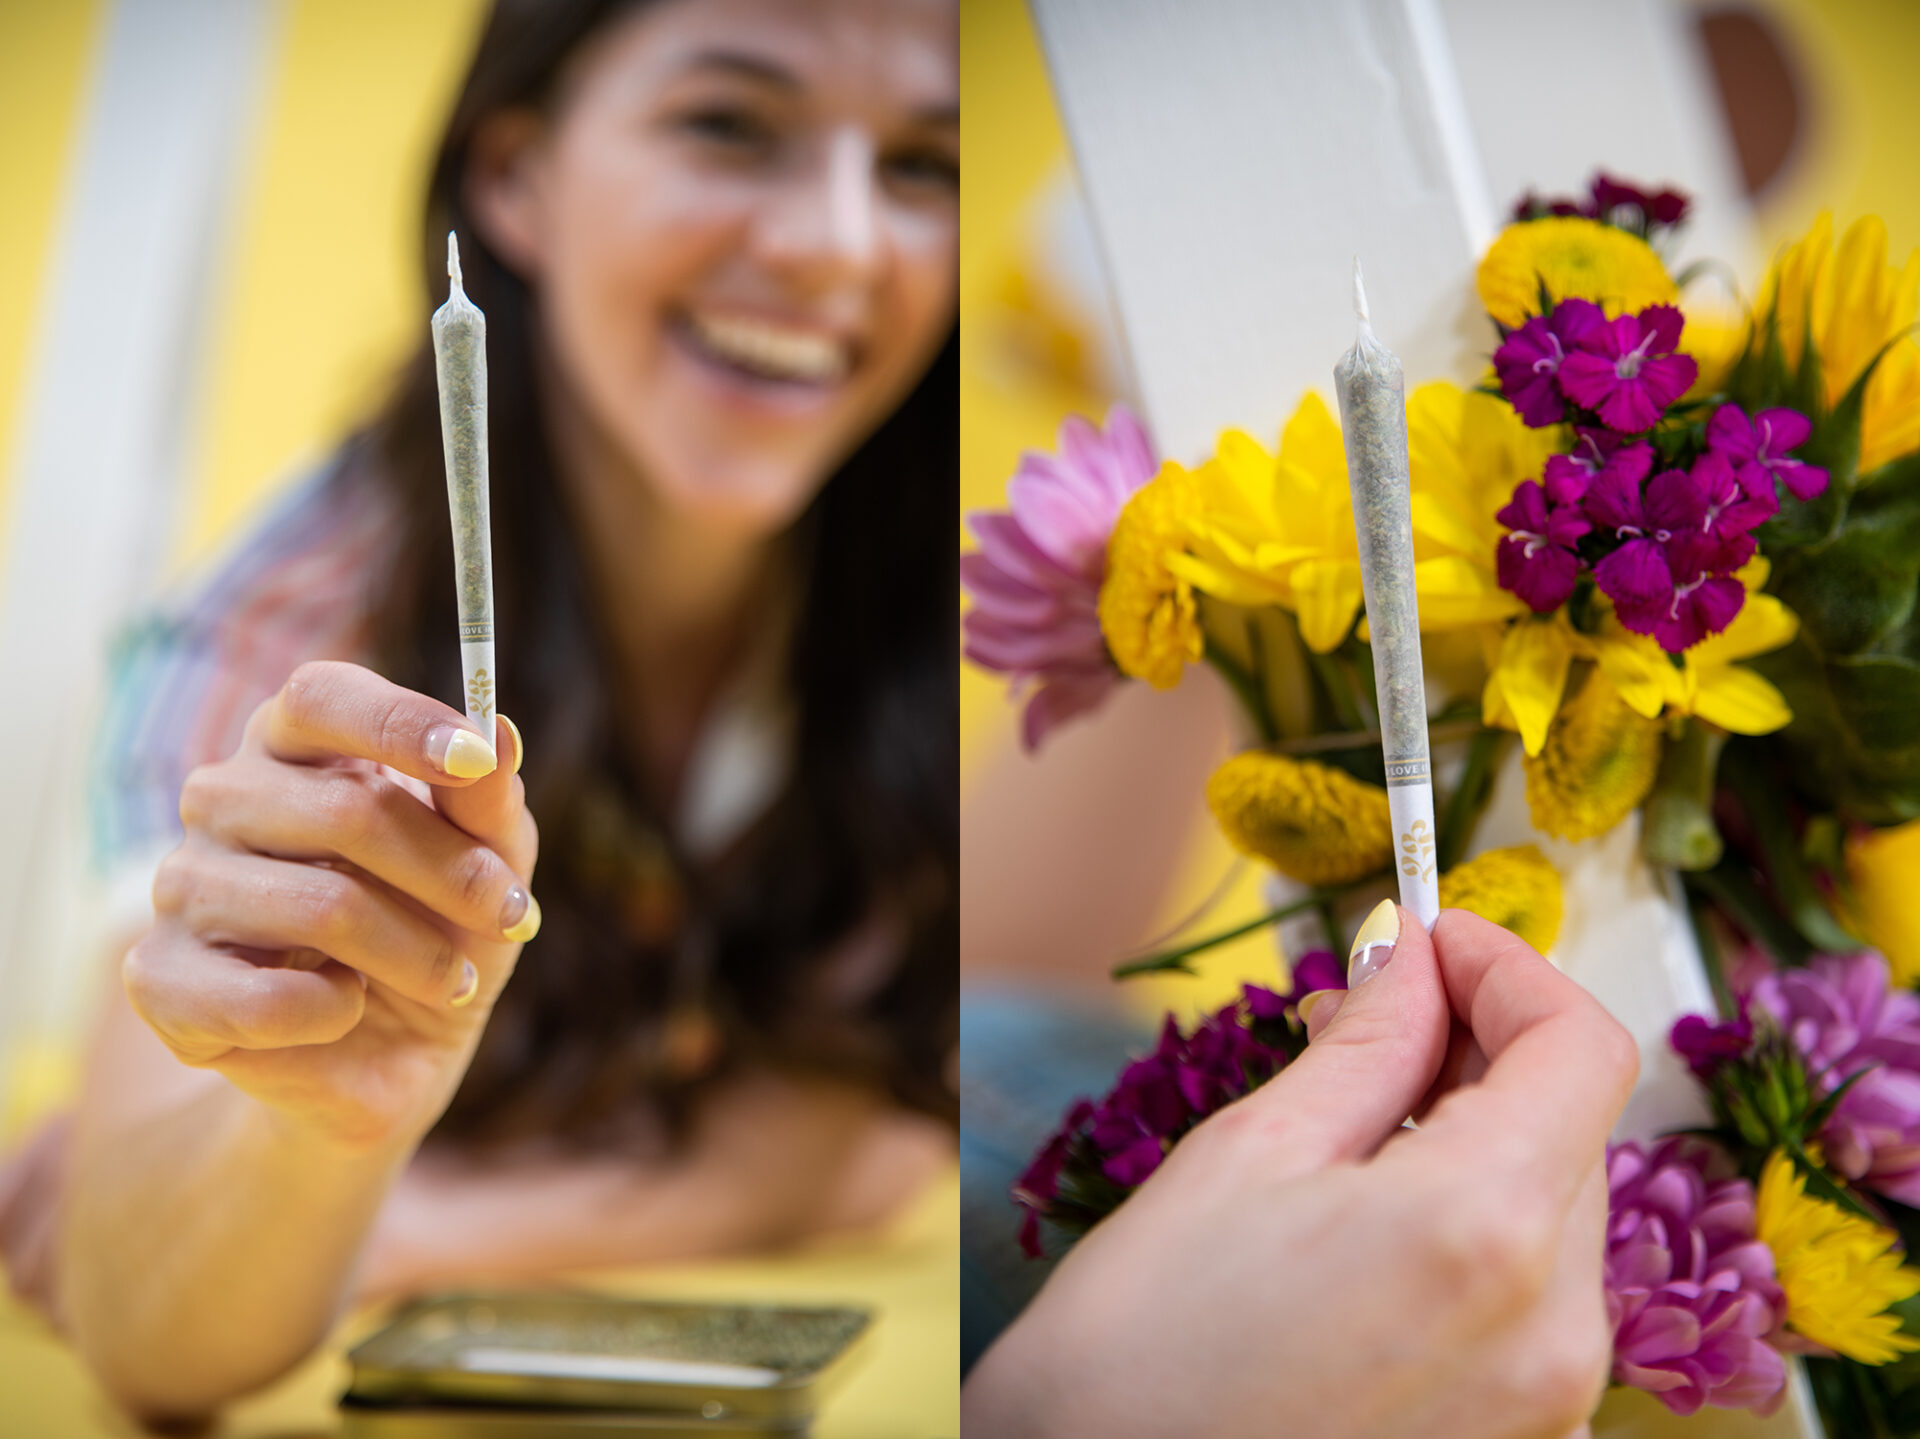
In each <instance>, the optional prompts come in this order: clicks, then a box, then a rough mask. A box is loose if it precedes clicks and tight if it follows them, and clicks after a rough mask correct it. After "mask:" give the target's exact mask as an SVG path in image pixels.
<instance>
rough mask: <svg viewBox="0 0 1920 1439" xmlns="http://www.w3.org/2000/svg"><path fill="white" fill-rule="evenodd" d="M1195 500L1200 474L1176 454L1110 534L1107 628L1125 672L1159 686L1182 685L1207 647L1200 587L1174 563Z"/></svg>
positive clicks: (1103, 591)
mask: <svg viewBox="0 0 1920 1439" xmlns="http://www.w3.org/2000/svg"><path fill="white" fill-rule="evenodd" d="M1194 503H1195V502H1194V496H1193V480H1192V476H1191V475H1189V474H1188V473H1187V471H1186V470H1184V469H1182V468H1181V467H1180V466H1179V465H1176V464H1174V463H1173V462H1172V461H1171V460H1169V461H1168V462H1167V463H1166V464H1164V465H1162V466H1161V467H1160V473H1159V474H1157V475H1155V476H1154V477H1153V478H1152V479H1151V480H1149V481H1148V482H1147V483H1146V484H1144V485H1142V486H1141V487H1140V488H1139V489H1138V490H1136V491H1135V492H1134V495H1133V498H1132V499H1130V500H1128V501H1127V504H1126V508H1125V509H1123V510H1121V511H1120V518H1119V520H1118V521H1116V522H1115V524H1114V527H1113V534H1112V536H1111V537H1110V538H1109V539H1108V540H1107V577H1106V579H1105V581H1103V582H1102V584H1101V586H1100V633H1101V634H1102V635H1104V636H1105V637H1106V641H1107V649H1108V650H1109V651H1111V653H1112V655H1113V660H1114V663H1115V664H1117V665H1119V666H1120V669H1121V671H1122V673H1125V674H1129V675H1132V676H1133V677H1134V678H1135V679H1142V680H1145V681H1146V682H1147V683H1148V684H1150V685H1152V686H1153V687H1154V688H1155V689H1161V690H1168V689H1172V688H1173V687H1174V686H1175V685H1177V684H1179V683H1180V672H1181V670H1182V668H1183V667H1184V666H1186V665H1189V664H1192V663H1193V662H1194V661H1195V660H1197V659H1199V658H1200V656H1201V654H1202V652H1203V650H1204V648H1205V639H1204V637H1203V636H1202V635H1201V632H1200V620H1199V615H1198V612H1197V607H1196V606H1195V604H1194V599H1193V587H1192V586H1191V585H1189V584H1188V583H1187V582H1186V581H1185V580H1184V579H1182V578H1180V576H1179V575H1177V574H1175V573H1174V572H1173V570H1171V569H1170V568H1169V567H1168V561H1169V560H1170V559H1171V558H1172V557H1173V556H1175V555H1177V554H1178V553H1179V552H1180V549H1181V547H1182V545H1183V543H1184V540H1183V535H1184V533H1185V519H1186V516H1188V515H1189V514H1191V513H1192V511H1193V508H1194Z"/></svg>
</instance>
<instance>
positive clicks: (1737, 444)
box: [1707, 405, 1827, 510]
mask: <svg viewBox="0 0 1920 1439" xmlns="http://www.w3.org/2000/svg"><path fill="white" fill-rule="evenodd" d="M1812 433H1813V422H1812V421H1811V420H1809V419H1808V418H1807V417H1806V416H1805V415H1803V414H1801V413H1800V412H1799V411H1798V410H1784V409H1782V410H1762V411H1761V412H1760V413H1759V414H1757V415H1755V416H1754V417H1753V418H1752V419H1748V418H1747V412H1746V411H1745V410H1743V409H1741V408H1740V407H1739V406H1738V405H1722V406H1721V407H1720V408H1719V409H1717V410H1715V411H1714V412H1713V418H1712V419H1711V420H1709V421H1708V422H1707V448H1708V449H1709V450H1712V451H1714V452H1715V453H1717V454H1720V455H1724V456H1725V457H1726V458H1727V460H1728V461H1729V462H1731V464H1732V465H1733V466H1734V473H1735V475H1736V477H1737V478H1738V479H1739V481H1740V487H1741V488H1742V489H1743V490H1745V491H1746V492H1747V494H1748V495H1749V496H1750V497H1752V498H1754V499H1756V500H1758V499H1760V498H1762V497H1765V498H1767V499H1771V500H1772V501H1773V506H1774V508H1775V509H1776V510H1777V509H1778V508H1779V507H1780V501H1779V491H1778V490H1777V489H1776V488H1775V487H1776V485H1785V486H1786V487H1787V489H1788V491H1789V492H1790V493H1791V494H1792V495H1793V497H1794V498H1795V499H1798V500H1810V499H1812V498H1813V497H1814V496H1815V495H1817V494H1819V493H1820V492H1821V491H1822V490H1824V489H1826V487H1827V472H1826V471H1825V470H1823V469H1822V468H1820V466H1818V465H1809V464H1807V463H1806V462H1805V461H1803V460H1796V459H1794V458H1793V456H1792V455H1790V454H1788V453H1787V451H1789V450H1796V449H1798V448H1799V447H1800V446H1802V445H1804V444H1805V443H1806V442H1807V437H1808V436H1809V435H1811V434H1812Z"/></svg>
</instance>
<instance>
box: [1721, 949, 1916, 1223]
mask: <svg viewBox="0 0 1920 1439" xmlns="http://www.w3.org/2000/svg"><path fill="white" fill-rule="evenodd" d="M1752 1000H1753V1004H1754V1006H1755V1007H1756V1008H1759V1009H1763V1010H1765V1011H1766V1012H1767V1013H1768V1014H1770V1015H1772V1016H1773V1018H1774V1021H1775V1023H1777V1024H1778V1025H1779V1026H1780V1028H1781V1030H1782V1032H1783V1033H1785V1035H1786V1036H1787V1039H1788V1040H1789V1041H1790V1042H1791V1043H1792V1045H1793V1047H1794V1048H1795V1049H1796V1050H1798V1051H1799V1052H1800V1055H1801V1057H1802V1058H1803V1059H1805V1061H1806V1065H1807V1072H1808V1073H1809V1074H1811V1075H1814V1076H1816V1080H1815V1083H1816V1084H1817V1085H1818V1087H1819V1089H1820V1091H1821V1092H1822V1093H1829V1092H1831V1091H1832V1090H1834V1089H1836V1088H1838V1087H1839V1085H1840V1083H1841V1081H1843V1080H1845V1079H1847V1078H1849V1077H1850V1076H1852V1075H1854V1074H1857V1073H1859V1071H1861V1070H1863V1069H1864V1070H1866V1071H1867V1073H1866V1074H1864V1075H1862V1076H1861V1078H1860V1080H1859V1081H1858V1082H1857V1083H1856V1084H1855V1085H1854V1086H1853V1088H1851V1089H1849V1090H1848V1091H1847V1092H1846V1094H1845V1095H1844V1096H1842V1098H1841V1100H1840V1107H1839V1108H1838V1109H1836V1110H1834V1112H1833V1117H1832V1118H1831V1119H1829V1120H1828V1121H1827V1125H1826V1128H1825V1129H1824V1130H1823V1131H1821V1135H1820V1141H1821V1145H1822V1146H1823V1148H1824V1149H1825V1151H1826V1162H1827V1164H1828V1165H1829V1167H1831V1168H1832V1169H1834V1170H1835V1171H1836V1172H1837V1173H1839V1174H1841V1175H1843V1176H1844V1177H1846V1178H1847V1179H1850V1180H1852V1181H1853V1182H1854V1183H1856V1184H1859V1185H1861V1186H1863V1187H1864V1188H1867V1189H1874V1190H1878V1191H1879V1192H1880V1193H1881V1194H1884V1195H1886V1196H1887V1197H1888V1198H1889V1199H1897V1200H1899V1201H1900V1202H1901V1203H1902V1204H1914V1205H1920V995H1916V994H1914V993H1913V991H1911V990H1907V989H1899V988H1895V987H1894V986H1892V985H1891V984H1889V983H1888V979H1887V962H1886V961H1885V960H1884V959H1882V958H1881V957H1880V956H1879V955H1877V954H1855V955H1848V956H1845V957H1844V958H1843V957H1839V956H1834V955H1825V956H1822V957H1820V958H1817V959H1815V960H1814V961H1813V962H1812V963H1810V964H1808V965H1807V966H1805V967H1804V968H1801V969H1782V970H1778V971H1775V972H1773V973H1771V974H1767V975H1765V976H1763V977H1762V978H1761V979H1760V980H1759V981H1758V982H1757V983H1756V984H1755V985H1754V987H1753V992H1752Z"/></svg>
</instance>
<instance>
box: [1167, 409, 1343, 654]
mask: <svg viewBox="0 0 1920 1439" xmlns="http://www.w3.org/2000/svg"><path fill="white" fill-rule="evenodd" d="M1194 486H1195V494H1196V496H1197V504H1196V507H1195V509H1194V511H1193V512H1192V513H1191V514H1190V515H1189V517H1188V523H1187V535H1188V539H1189V541H1190V543H1189V545H1188V552H1187V554H1186V555H1184V556H1182V557H1180V558H1178V559H1176V560H1174V561H1173V562H1172V565H1173V569H1174V572H1175V573H1177V574H1178V575H1179V576H1180V577H1181V578H1182V579H1184V580H1186V581H1188V582H1189V583H1190V584H1192V585H1193V587H1194V588H1195V589H1198V590H1200V591H1202V592H1203V593H1205V594H1209V595H1212V596H1214V597H1215V598H1217V599H1222V600H1225V601H1227V603H1229V604H1236V605H1249V606H1256V607H1257V606H1260V605H1273V604H1277V605H1281V606H1283V607H1285V608H1287V609H1290V610H1292V611H1293V612H1294V615H1295V616H1296V617H1297V618H1298V619H1299V621H1300V637H1301V638H1302V639H1303V640H1305V641H1306V643H1307V645H1308V647H1309V648H1311V649H1313V650H1315V651H1318V652H1319V653H1322V654H1324V653H1326V652H1327V651H1328V650H1331V649H1332V648H1334V646H1336V645H1338V644H1339V643H1340V642H1341V641H1342V640H1343V639H1345V638H1346V637H1347V632H1348V631H1349V630H1351V629H1352V628H1353V618H1354V616H1355V615H1356V614H1357V613H1359V610H1360V551H1359V547H1358V545H1357V543H1356V541H1355V539H1354V533H1353V499H1352V495H1351V492H1350V491H1349V490H1348V488H1347V452H1346V447H1345V445H1344V444H1343V442H1342V441H1341V438H1340V426H1339V425H1338V424H1337V423H1336V422H1335V420H1334V418H1333V415H1332V413H1331V412H1330V411H1329V410H1328V409H1327V404H1326V401H1324V400H1322V399H1321V398H1320V397H1319V396H1318V395H1316V394H1311V393H1309V394H1308V395H1307V396H1306V397H1305V398H1304V399H1302V400H1301V401H1300V405H1299V408H1298V409H1296V410H1295V411H1294V412H1293V417H1292V418H1291V419H1290V420H1288V421H1287V424H1286V428H1285V429H1284V430H1282V431H1281V432H1280V453H1279V454H1278V456H1275V455H1270V454H1268V453H1267V451H1266V450H1265V449H1264V448H1262V447H1261V445H1260V443H1259V442H1258V441H1257V440H1255V439H1254V438H1253V437H1252V436H1250V435H1247V434H1244V433H1243V432H1241V431H1239V430H1229V431H1227V432H1226V433H1225V434H1223V435H1222V436H1221V437H1220V444H1219V447H1218V448H1217V449H1216V450H1215V452H1214V455H1213V458H1212V459H1210V460H1208V461H1207V463H1206V464H1204V465H1202V466H1201V467H1200V468H1199V470H1197V471H1195V473H1194Z"/></svg>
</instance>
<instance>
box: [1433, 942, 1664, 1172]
mask: <svg viewBox="0 0 1920 1439" xmlns="http://www.w3.org/2000/svg"><path fill="white" fill-rule="evenodd" d="M1433 948H1434V954H1435V955H1436V957H1437V958H1438V960H1439V964H1440V974H1441V980H1442V982H1443V983H1444V984H1445V985H1446V990H1447V997H1448V1001H1449V1003H1450V1004H1451V1005H1452V1007H1453V1012H1454V1014H1455V1015H1456V1016H1457V1017H1458V1018H1459V1020H1460V1022H1461V1023H1462V1024H1464V1025H1466V1026H1467V1028H1468V1029H1469V1030H1470V1031H1471V1032H1472V1034H1473V1038H1474V1041H1475V1042H1476V1043H1477V1045H1478V1046H1479V1048H1480V1050H1481V1052H1482V1053H1483V1054H1485V1056H1486V1065H1487V1067H1486V1072H1485V1074H1483V1075H1482V1076H1481V1077H1480V1079H1479V1080H1478V1082H1477V1083H1473V1084H1470V1085H1467V1086H1465V1087H1463V1088H1461V1089H1457V1090H1455V1091H1454V1092H1453V1093H1452V1094H1450V1095H1448V1096H1447V1098H1446V1099H1445V1100H1444V1101H1442V1102H1441V1103H1440V1104H1439V1105H1437V1106H1436V1107H1435V1108H1434V1111H1433V1113H1432V1114H1431V1115H1430V1116H1429V1117H1428V1118H1427V1119H1426V1120H1425V1121H1424V1122H1423V1123H1422V1125H1421V1128H1420V1130H1419V1131H1418V1133H1417V1134H1409V1135H1408V1136H1406V1141H1405V1143H1406V1145H1407V1147H1409V1148H1412V1147H1427V1146H1431V1145H1434V1144H1444V1145H1456V1146H1463V1147H1465V1148H1466V1149H1467V1150H1468V1151H1469V1152H1472V1153H1474V1154H1476V1155H1479V1156H1482V1157H1483V1158H1484V1160H1485V1161H1487V1162H1488V1163H1489V1165H1490V1166H1491V1167H1493V1168H1495V1169H1496V1171H1497V1169H1498V1168H1500V1167H1507V1168H1508V1171H1509V1172H1513V1171H1514V1170H1524V1171H1532V1172H1535V1173H1536V1174H1537V1175H1538V1176H1539V1177H1541V1178H1542V1179H1544V1180H1545V1181H1546V1182H1547V1183H1548V1185H1549V1187H1550V1188H1551V1189H1552V1190H1553V1191H1554V1193H1555V1197H1556V1198H1561V1199H1564V1200H1565V1202H1566V1203H1568V1204H1571V1203H1572V1202H1573V1198H1574V1195H1575V1193H1576V1191H1577V1190H1578V1188H1579V1182H1580V1180H1581V1179H1582V1178H1583V1177H1584V1176H1585V1174H1586V1172H1587V1170H1588V1169H1589V1168H1591V1167H1592V1163H1593V1160H1594V1157H1595V1156H1596V1155H1598V1154H1601V1153H1604V1152H1605V1148H1606V1143H1607V1138H1608V1136H1609V1135H1610V1134H1611V1133H1612V1130H1613V1126H1614V1124H1615V1122H1616V1121H1617V1120H1618V1119H1619V1117H1620V1111H1621V1110H1622V1109H1624V1108H1625V1107H1626V1103H1627V1096H1628V1095H1629V1093H1631V1091H1632V1089H1633V1083H1634V1079H1635V1078H1636V1076H1637V1075H1638V1073H1639V1068H1640V1052H1639V1050H1638V1048H1637V1047H1636V1046H1635V1045H1634V1042H1633V1039H1632V1037H1631V1036H1630V1035H1628V1033H1627V1031H1626V1030H1625V1029H1624V1028H1622V1027H1621V1025H1620V1023H1619V1021H1618V1020H1616V1019H1615V1018H1614V1017H1613V1016H1612V1015H1610V1014H1608V1013H1607V1011H1606V1010H1605V1008H1603V1007H1602V1006H1601V1004H1600V1002H1599V1001H1598V1000H1596V999H1595V998H1594V997H1593V996H1592V995H1590V994H1588V993H1587V991H1586V990H1584V989H1582V988H1581V987H1580V985H1578V984H1577V983H1575V982H1574V981H1573V980H1571V979H1569V978H1568V977H1567V976H1566V975H1564V974H1562V973H1561V972H1560V971H1559V970H1557V969H1555V968H1554V967H1553V965H1552V964H1550V963H1549V962H1548V961H1547V960H1545V959H1543V958H1542V957H1541V956H1540V954H1539V952H1538V951H1537V950H1535V949H1534V948H1533V946H1531V945H1530V944H1528V943H1527V942H1526V941H1525V940H1523V939H1520V938H1518V937H1517V936H1515V935H1513V934H1510V933H1508V932H1507V931H1506V930H1504V929H1501V928H1500V927H1499V926H1498V925H1495V924H1491V923H1489V922H1488V921H1486V920H1484V919H1482V918H1480V917H1479V916H1478V915H1475V914H1469V913H1467V912H1466V911H1465V910H1458V909H1450V910H1446V911H1443V912H1442V914H1441V915H1440V918H1439V919H1438V920H1437V921H1435V923H1434V926H1433ZM1562 1191H1564V1192H1562Z"/></svg>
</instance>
